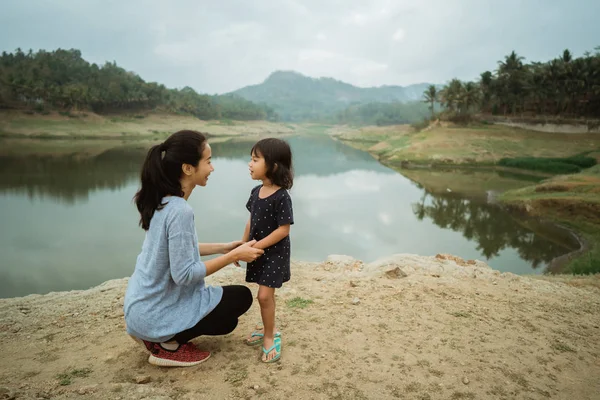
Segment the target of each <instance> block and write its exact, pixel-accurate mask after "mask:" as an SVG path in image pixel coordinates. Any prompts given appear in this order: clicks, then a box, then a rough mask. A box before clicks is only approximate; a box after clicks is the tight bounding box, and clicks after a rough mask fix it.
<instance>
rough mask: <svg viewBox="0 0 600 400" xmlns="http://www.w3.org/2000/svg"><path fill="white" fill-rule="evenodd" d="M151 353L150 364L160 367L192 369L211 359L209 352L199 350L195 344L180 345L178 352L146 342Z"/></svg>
mask: <svg viewBox="0 0 600 400" xmlns="http://www.w3.org/2000/svg"><path fill="white" fill-rule="evenodd" d="M144 345H145V346H146V348H147V349H148V350H149V351H150V353H151V354H150V357H148V362H149V363H150V364H152V365H158V366H160V367H191V366H192V365H198V364H200V363H202V362H204V361H206V360H208V359H209V357H210V352H209V351H201V350H199V349H198V348H197V347H196V346H195V345H194V344H193V343H189V342H188V343H185V344H180V345H179V348H178V349H177V350H167V349H165V348H163V347H162V346H161V345H160V344H158V343H152V342H148V341H146V340H144Z"/></svg>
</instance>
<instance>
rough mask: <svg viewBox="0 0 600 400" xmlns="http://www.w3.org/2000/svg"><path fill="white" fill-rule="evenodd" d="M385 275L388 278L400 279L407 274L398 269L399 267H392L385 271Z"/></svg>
mask: <svg viewBox="0 0 600 400" xmlns="http://www.w3.org/2000/svg"><path fill="white" fill-rule="evenodd" d="M385 276H387V277H388V278H390V279H400V278H406V277H407V276H408V275H407V274H406V273H405V272H404V271H402V270H401V269H400V267H396V268H394V269H390V270H389V271H385Z"/></svg>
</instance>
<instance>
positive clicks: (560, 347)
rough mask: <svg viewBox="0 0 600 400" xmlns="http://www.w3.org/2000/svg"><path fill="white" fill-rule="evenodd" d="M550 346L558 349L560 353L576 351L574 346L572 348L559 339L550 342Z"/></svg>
mask: <svg viewBox="0 0 600 400" xmlns="http://www.w3.org/2000/svg"><path fill="white" fill-rule="evenodd" d="M550 347H552V348H553V349H554V350H556V351H559V352H561V353H576V352H577V351H576V350H575V349H574V348H572V347H571V346H569V345H568V344H566V343H562V342H559V341H556V342H554V343H552V345H551V346H550Z"/></svg>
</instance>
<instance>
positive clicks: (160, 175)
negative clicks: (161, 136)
mask: <svg viewBox="0 0 600 400" xmlns="http://www.w3.org/2000/svg"><path fill="white" fill-rule="evenodd" d="M205 147H206V136H204V135H203V134H202V133H200V132H196V131H187V130H186V131H179V132H175V133H174V134H172V135H171V136H169V137H168V138H167V140H165V141H164V142H163V143H161V144H157V145H156V146H152V147H151V148H150V150H149V151H148V155H147V156H146V160H145V161H144V166H143V167H142V174H141V179H142V187H141V189H140V190H139V191H138V192H137V193H136V194H135V196H134V201H135V204H136V206H137V209H138V211H139V212H140V216H141V217H140V226H141V227H142V229H144V230H146V231H147V230H148V229H149V228H150V220H151V219H152V216H153V215H154V212H155V211H156V210H161V209H162V208H163V207H164V206H165V205H166V204H163V203H162V202H161V200H162V198H163V197H165V196H167V195H172V196H179V197H182V196H183V191H182V189H181V183H180V181H179V179H180V178H181V174H182V173H183V171H182V168H181V166H182V165H183V164H190V165H193V166H197V165H198V162H199V161H200V158H201V157H202V152H203V151H204V148H205Z"/></svg>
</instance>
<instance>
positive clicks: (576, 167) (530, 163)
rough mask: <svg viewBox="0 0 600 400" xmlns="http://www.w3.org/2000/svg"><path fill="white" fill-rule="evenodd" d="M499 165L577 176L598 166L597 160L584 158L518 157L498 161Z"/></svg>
mask: <svg viewBox="0 0 600 400" xmlns="http://www.w3.org/2000/svg"><path fill="white" fill-rule="evenodd" d="M498 165H501V166H503V167H510V168H520V169H528V170H532V171H540V172H548V173H552V174H575V173H577V172H581V170H582V169H585V168H590V167H592V166H594V165H596V159H594V158H592V157H584V156H573V157H566V158H538V157H517V158H503V159H501V160H500V161H498Z"/></svg>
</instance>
